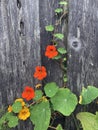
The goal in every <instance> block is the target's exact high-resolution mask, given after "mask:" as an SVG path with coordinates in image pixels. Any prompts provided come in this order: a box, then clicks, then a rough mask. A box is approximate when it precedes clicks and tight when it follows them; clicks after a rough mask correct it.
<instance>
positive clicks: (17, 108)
mask: <svg viewBox="0 0 98 130" xmlns="http://www.w3.org/2000/svg"><path fill="white" fill-rule="evenodd" d="M21 109H22V105H21V103H20V102H14V104H13V105H12V110H13V112H14V113H18V112H19V111H20V110H21Z"/></svg>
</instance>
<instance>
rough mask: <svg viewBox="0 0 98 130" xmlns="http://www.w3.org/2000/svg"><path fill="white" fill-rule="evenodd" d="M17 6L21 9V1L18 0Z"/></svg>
mask: <svg viewBox="0 0 98 130" xmlns="http://www.w3.org/2000/svg"><path fill="white" fill-rule="evenodd" d="M17 7H18V8H19V9H20V8H21V1H20V0H17Z"/></svg>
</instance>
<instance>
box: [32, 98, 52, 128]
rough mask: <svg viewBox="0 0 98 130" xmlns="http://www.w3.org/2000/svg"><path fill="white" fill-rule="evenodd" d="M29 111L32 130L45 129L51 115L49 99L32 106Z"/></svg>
mask: <svg viewBox="0 0 98 130" xmlns="http://www.w3.org/2000/svg"><path fill="white" fill-rule="evenodd" d="M30 113H31V115H30V119H31V121H32V122H33V124H34V125H35V127H34V130H47V128H48V126H49V123H50V117H51V111H50V107H49V101H48V100H47V101H43V102H41V103H39V104H36V105H34V106H32V109H31V110H30Z"/></svg>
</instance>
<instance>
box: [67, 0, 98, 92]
mask: <svg viewBox="0 0 98 130" xmlns="http://www.w3.org/2000/svg"><path fill="white" fill-rule="evenodd" d="M97 8H98V1H97V0H95V1H92V0H69V33H68V79H69V84H68V85H69V87H70V88H71V89H72V90H73V91H74V92H75V93H78V94H79V92H80V90H81V88H82V87H86V86H87V85H94V86H96V87H98V80H97V79H98V44H97V42H98V36H97V35H98V26H97V23H98V10H97Z"/></svg>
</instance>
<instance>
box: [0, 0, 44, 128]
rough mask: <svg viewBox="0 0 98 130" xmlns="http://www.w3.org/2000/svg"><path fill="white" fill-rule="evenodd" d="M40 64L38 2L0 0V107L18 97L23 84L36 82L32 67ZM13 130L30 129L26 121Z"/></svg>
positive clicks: (37, 0) (29, 0)
mask: <svg viewBox="0 0 98 130" xmlns="http://www.w3.org/2000/svg"><path fill="white" fill-rule="evenodd" d="M19 2H20V3H19ZM35 10H36V11H35ZM40 64H41V57H40V27H39V0H33V1H32V0H28V1H27V0H21V1H18V0H2V1H1V2H0V106H2V105H7V104H10V103H12V102H13V100H14V99H15V98H19V97H21V92H22V90H23V88H24V86H25V85H30V86H32V87H33V86H34V85H35V84H36V83H37V80H35V79H33V73H34V68H35V66H36V65H40ZM16 129H17V130H18V129H19V130H31V129H32V126H31V125H30V123H28V122H27V123H26V124H24V125H23V124H21V125H19V126H18V127H17V128H16Z"/></svg>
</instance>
